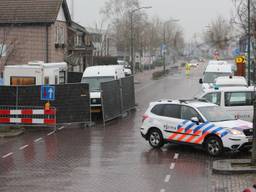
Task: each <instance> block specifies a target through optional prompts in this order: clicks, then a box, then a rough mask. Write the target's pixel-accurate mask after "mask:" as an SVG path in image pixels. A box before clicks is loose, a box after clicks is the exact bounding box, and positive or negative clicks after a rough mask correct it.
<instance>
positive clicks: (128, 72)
mask: <svg viewBox="0 0 256 192" xmlns="http://www.w3.org/2000/svg"><path fill="white" fill-rule="evenodd" d="M117 63H118V64H119V65H123V66H124V73H125V76H130V75H132V70H131V66H130V65H129V63H128V62H127V61H125V60H117Z"/></svg>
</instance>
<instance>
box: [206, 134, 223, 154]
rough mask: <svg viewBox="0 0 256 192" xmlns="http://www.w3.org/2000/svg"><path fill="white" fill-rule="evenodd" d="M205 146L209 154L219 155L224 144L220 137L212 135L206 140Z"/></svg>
mask: <svg viewBox="0 0 256 192" xmlns="http://www.w3.org/2000/svg"><path fill="white" fill-rule="evenodd" d="M205 148H206V151H207V152H208V154H209V155H211V156H218V155H220V154H221V152H222V151H223V145H222V142H221V140H220V139H219V138H218V137H214V136H211V137H209V138H208V139H207V140H206V142H205Z"/></svg>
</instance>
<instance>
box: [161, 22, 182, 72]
mask: <svg viewBox="0 0 256 192" xmlns="http://www.w3.org/2000/svg"><path fill="white" fill-rule="evenodd" d="M178 21H179V20H178V19H171V20H168V21H166V22H165V23H164V43H163V44H164V45H163V49H164V51H163V56H164V58H163V64H164V68H163V70H164V74H165V72H166V47H167V46H166V25H167V23H170V22H178Z"/></svg>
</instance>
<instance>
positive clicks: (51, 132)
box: [47, 131, 55, 136]
mask: <svg viewBox="0 0 256 192" xmlns="http://www.w3.org/2000/svg"><path fill="white" fill-rule="evenodd" d="M54 133H55V131H52V132H50V133H48V134H47V135H48V136H50V135H52V134H54Z"/></svg>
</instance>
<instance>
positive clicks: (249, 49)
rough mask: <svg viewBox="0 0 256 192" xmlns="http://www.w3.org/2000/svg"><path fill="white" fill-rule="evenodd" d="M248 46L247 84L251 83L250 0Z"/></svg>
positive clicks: (249, 9) (249, 0) (249, 6)
mask: <svg viewBox="0 0 256 192" xmlns="http://www.w3.org/2000/svg"><path fill="white" fill-rule="evenodd" d="M247 38H248V47H247V57H248V58H247V60H248V86H250V85H251V0H248V37H247Z"/></svg>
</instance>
